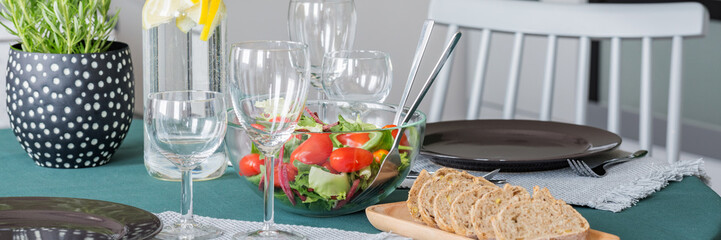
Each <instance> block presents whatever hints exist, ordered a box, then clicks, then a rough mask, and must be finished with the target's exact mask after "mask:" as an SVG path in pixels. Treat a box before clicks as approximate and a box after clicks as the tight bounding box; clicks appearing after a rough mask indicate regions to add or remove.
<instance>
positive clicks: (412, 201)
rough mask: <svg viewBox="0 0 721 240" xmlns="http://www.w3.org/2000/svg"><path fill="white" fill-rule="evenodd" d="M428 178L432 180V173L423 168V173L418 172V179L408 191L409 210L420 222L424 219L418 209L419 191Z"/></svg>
mask: <svg viewBox="0 0 721 240" xmlns="http://www.w3.org/2000/svg"><path fill="white" fill-rule="evenodd" d="M428 180H431V174H430V173H428V171H426V170H425V169H423V170H421V173H419V174H418V177H416V180H415V181H414V182H413V186H411V189H410V190H409V191H408V200H407V201H406V205H407V206H408V212H409V213H411V217H412V218H413V219H414V220H416V221H419V222H421V221H422V220H421V212H420V211H418V192H420V191H421V188H422V187H423V184H424V183H426V182H427V181H428Z"/></svg>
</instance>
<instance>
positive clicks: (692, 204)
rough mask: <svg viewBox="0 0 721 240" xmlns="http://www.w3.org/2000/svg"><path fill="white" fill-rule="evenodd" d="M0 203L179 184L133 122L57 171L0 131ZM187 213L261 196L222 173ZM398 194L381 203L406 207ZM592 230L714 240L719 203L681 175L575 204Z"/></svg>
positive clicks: (149, 198)
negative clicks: (616, 199) (652, 188)
mask: <svg viewBox="0 0 721 240" xmlns="http://www.w3.org/2000/svg"><path fill="white" fill-rule="evenodd" d="M0 162H1V163H2V167H0V197H16V196H46V197H70V198H84V199H96V200H103V201H110V202H116V203H121V204H126V205H130V206H134V207H137V208H140V209H144V210H147V211H149V212H152V213H161V212H165V211H179V209H180V190H181V187H180V183H179V182H172V181H162V180H158V179H155V178H153V177H151V176H150V175H148V174H147V171H146V168H145V165H144V162H143V124H142V120H140V119H135V120H134V121H133V123H132V124H131V126H130V129H129V132H128V134H127V136H126V138H125V139H124V141H123V142H122V145H121V146H120V147H119V149H118V150H117V151H116V152H115V153H114V155H113V156H112V159H111V161H110V162H109V163H107V164H106V165H102V166H98V167H91V168H79V169H56V168H46V167H40V166H37V165H36V164H35V162H34V161H33V160H32V159H31V158H30V157H29V156H28V155H27V153H26V152H25V151H24V150H23V149H22V148H21V146H20V144H19V143H18V142H17V141H16V138H15V136H14V135H13V132H12V130H10V129H2V130H0ZM193 186H194V209H193V211H194V213H195V214H196V215H199V216H206V217H212V218H219V219H235V220H244V221H261V220H262V219H263V211H262V206H263V205H262V204H263V201H262V198H261V197H260V196H259V195H257V194H256V193H254V192H253V191H252V190H251V189H250V188H249V187H248V186H247V185H246V184H244V183H243V182H242V181H241V178H240V177H239V176H238V174H237V172H236V170H235V169H233V168H232V167H228V169H227V170H226V173H225V174H224V175H223V176H221V177H220V178H217V179H213V180H208V181H197V182H194V183H193ZM407 195H408V190H407V189H397V190H396V191H394V192H393V193H392V194H391V195H390V196H388V197H387V198H385V199H384V200H383V201H382V202H386V203H387V202H397V201H405V200H406V198H407ZM574 208H575V209H576V210H578V212H580V213H581V214H582V215H583V216H584V217H585V218H586V219H588V222H589V223H590V226H591V228H593V229H596V230H599V231H603V232H607V233H611V234H614V235H617V236H619V237H620V238H621V239H721V197H719V195H718V194H717V193H716V192H714V191H713V190H712V189H711V188H709V187H708V186H707V185H706V184H705V183H704V181H703V180H702V179H701V178H698V177H685V178H683V179H682V180H681V181H674V182H670V183H669V184H668V186H666V187H664V188H663V189H661V190H659V191H657V192H655V193H653V194H651V195H650V196H648V197H646V198H644V199H642V200H640V201H639V202H638V203H637V204H635V206H633V207H630V208H628V209H625V210H623V211H621V212H618V213H614V212H610V211H603V210H597V209H592V208H588V207H580V206H574ZM275 221H276V222H277V223H281V224H292V225H304V226H312V227H325V228H334V229H341V230H347V231H357V232H363V233H379V232H380V231H379V230H377V229H375V228H374V227H373V226H372V225H371V223H370V222H369V221H368V219H367V218H366V215H365V213H364V212H363V211H360V212H356V213H352V214H348V215H343V216H337V217H321V218H318V217H307V216H302V215H296V214H293V213H289V212H285V211H283V210H280V209H278V210H276V212H275Z"/></svg>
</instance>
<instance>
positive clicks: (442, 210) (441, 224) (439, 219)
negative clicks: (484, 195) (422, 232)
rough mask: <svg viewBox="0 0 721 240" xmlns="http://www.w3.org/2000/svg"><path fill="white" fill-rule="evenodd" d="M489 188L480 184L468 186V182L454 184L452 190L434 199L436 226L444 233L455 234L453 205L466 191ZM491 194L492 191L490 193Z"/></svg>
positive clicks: (445, 191)
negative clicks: (452, 215) (452, 218)
mask: <svg viewBox="0 0 721 240" xmlns="http://www.w3.org/2000/svg"><path fill="white" fill-rule="evenodd" d="M481 188H489V187H488V186H483V185H480V184H468V183H466V182H460V183H454V184H453V185H451V187H450V188H447V189H446V190H443V191H441V192H440V193H438V195H436V196H435V198H434V199H433V215H434V216H435V220H436V225H437V226H438V228H440V229H441V230H443V231H447V232H451V233H452V232H454V231H453V224H452V220H451V210H452V209H451V204H452V203H453V200H455V199H456V197H457V196H458V195H460V194H461V193H464V192H466V191H471V190H475V189H481ZM489 192H490V191H489Z"/></svg>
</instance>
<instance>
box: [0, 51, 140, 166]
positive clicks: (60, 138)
mask: <svg viewBox="0 0 721 240" xmlns="http://www.w3.org/2000/svg"><path fill="white" fill-rule="evenodd" d="M15 49H20V45H19V44H16V45H14V46H12V48H11V49H10V56H9V58H8V64H7V76H6V80H7V85H6V91H7V111H8V115H9V116H10V126H11V127H12V130H13V132H14V133H15V136H16V137H17V140H18V142H20V145H22V147H23V149H25V151H26V152H27V153H28V155H29V156H30V157H31V158H32V159H33V160H34V161H35V163H36V164H37V165H40V166H43V167H50V168H84V167H95V166H100V165H103V164H106V163H108V161H109V160H110V158H111V156H112V155H113V153H114V152H115V150H116V149H117V148H118V147H119V146H120V144H121V143H122V141H123V139H124V138H125V135H126V134H127V132H128V128H129V127H130V122H131V121H132V118H133V103H134V101H135V100H134V96H135V92H134V88H133V85H134V83H133V81H134V80H133V65H132V61H131V60H130V50H129V48H128V45H127V44H125V43H120V42H114V43H113V44H112V45H111V47H110V49H109V50H108V51H107V52H104V53H91V54H46V53H28V52H23V51H18V50H15Z"/></svg>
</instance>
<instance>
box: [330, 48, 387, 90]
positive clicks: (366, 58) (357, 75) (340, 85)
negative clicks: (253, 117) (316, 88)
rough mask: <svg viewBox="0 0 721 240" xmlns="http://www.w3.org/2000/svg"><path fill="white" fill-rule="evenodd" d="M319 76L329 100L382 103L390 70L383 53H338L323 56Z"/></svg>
mask: <svg viewBox="0 0 721 240" xmlns="http://www.w3.org/2000/svg"><path fill="white" fill-rule="evenodd" d="M321 76H322V85H323V90H324V91H325V93H326V95H327V96H328V98H329V99H335V100H346V101H364V102H383V101H384V100H385V99H386V97H388V94H389V93H390V90H391V86H392V83H393V67H392V65H391V59H390V56H388V54H387V53H385V52H381V51H368V50H339V51H333V52H329V53H327V54H326V55H325V57H324V58H323V71H322V75H321Z"/></svg>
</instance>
